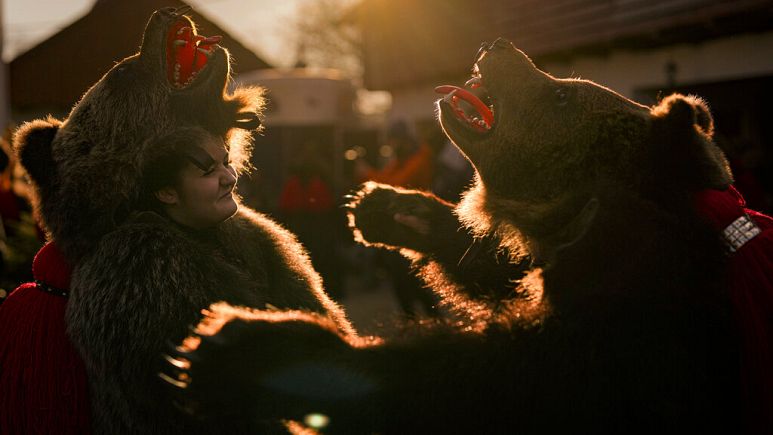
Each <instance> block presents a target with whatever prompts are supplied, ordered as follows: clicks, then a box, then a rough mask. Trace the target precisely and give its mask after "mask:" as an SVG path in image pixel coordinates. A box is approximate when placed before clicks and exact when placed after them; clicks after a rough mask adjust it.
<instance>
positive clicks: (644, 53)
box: [389, 31, 773, 121]
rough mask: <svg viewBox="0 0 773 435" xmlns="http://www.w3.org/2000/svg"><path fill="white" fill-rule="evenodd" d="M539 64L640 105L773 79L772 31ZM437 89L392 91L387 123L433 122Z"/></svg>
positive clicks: (431, 85) (429, 86)
mask: <svg viewBox="0 0 773 435" xmlns="http://www.w3.org/2000/svg"><path fill="white" fill-rule="evenodd" d="M537 62H538V64H539V66H540V68H541V69H543V70H545V71H547V72H549V73H550V74H553V75H554V76H556V77H580V78H584V79H588V80H593V81H594V82H597V83H599V84H602V85H604V86H607V87H609V88H611V89H614V90H616V91H618V92H620V93H621V94H623V95H625V96H627V97H629V98H634V99H640V97H641V96H642V95H641V93H640V91H641V90H643V89H652V88H662V89H668V88H673V87H675V86H680V85H688V84H699V83H711V82H721V81H729V80H738V79H745V78H756V77H766V76H773V31H771V32H766V33H759V34H746V35H738V36H733V37H727V38H722V39H717V40H710V41H706V42H703V43H696V44H679V45H674V46H668V47H662V48H657V49H652V50H636V51H632V50H611V51H610V52H608V53H607V54H605V55H585V56H578V57H575V58H570V59H569V60H567V61H564V62H555V61H554V62H549V63H548V62H546V63H544V64H542V63H540V62H539V59H538V60H537ZM670 62H673V64H674V65H675V67H676V69H675V71H674V73H673V76H672V79H669V75H668V72H667V65H668V64H669V63H670ZM461 73H464V71H461ZM458 80H459V81H458V82H454V83H451V84H456V85H461V83H463V81H464V80H465V76H460V77H459V78H458ZM440 84H443V83H420V84H417V85H416V86H409V87H402V88H400V89H395V90H393V91H392V99H393V105H392V110H391V112H390V113H389V119H399V118H402V119H406V120H410V121H416V120H422V119H427V118H431V117H433V116H434V110H435V109H434V101H435V100H437V99H438V95H437V94H435V93H434V88H435V86H437V85H440ZM642 103H647V104H649V103H651V102H649V101H642Z"/></svg>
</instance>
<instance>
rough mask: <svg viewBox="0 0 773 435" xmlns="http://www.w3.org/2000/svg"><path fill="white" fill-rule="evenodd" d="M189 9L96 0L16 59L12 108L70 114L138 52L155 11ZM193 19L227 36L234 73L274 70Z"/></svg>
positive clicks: (140, 0)
mask: <svg viewBox="0 0 773 435" xmlns="http://www.w3.org/2000/svg"><path fill="white" fill-rule="evenodd" d="M184 5H185V3H184V2H182V1H180V0H99V1H97V2H96V3H95V4H94V7H93V8H92V10H91V11H90V12H89V13H87V14H86V15H84V16H83V17H82V18H80V19H79V20H77V21H75V22H73V23H72V24H70V25H69V26H67V27H65V28H64V29H62V30H61V31H60V32H58V33H56V34H55V35H53V36H51V37H50V38H48V39H46V40H45V41H43V42H41V43H40V44H38V45H37V46H35V47H33V48H31V49H30V50H28V51H26V52H25V53H22V54H21V55H19V56H17V57H16V58H15V59H14V60H13V61H11V63H10V65H9V82H10V99H11V106H12V107H13V109H14V110H16V111H34V110H40V109H43V110H46V111H54V112H63V111H67V110H68V109H69V108H70V107H71V106H72V105H73V104H75V103H76V102H77V101H78V99H79V98H80V97H81V95H83V93H84V92H85V91H86V90H87V89H88V87H89V86H91V85H92V84H93V83H94V82H96V81H97V80H99V78H100V77H102V75H104V74H105V73H106V72H107V71H108V70H109V69H110V68H111V67H112V66H113V65H114V64H115V63H116V62H118V61H120V60H121V59H123V58H125V57H127V56H131V55H132V54H134V53H136V52H137V51H138V50H139V46H140V44H141V42H142V31H143V30H144V29H145V24H146V23H147V21H148V18H149V17H150V15H151V13H152V12H153V11H155V10H156V9H160V8H163V7H169V6H171V7H180V6H184ZM188 15H190V16H191V17H192V18H193V20H194V21H195V22H196V24H197V26H198V28H199V30H200V32H201V33H202V34H204V35H222V36H223V46H224V47H226V48H228V51H229V52H230V53H231V55H232V57H233V58H234V60H235V61H234V64H233V70H234V72H236V73H238V72H239V71H250V70H255V69H261V68H269V67H270V65H268V63H266V62H265V61H264V60H262V59H260V58H259V57H258V56H256V55H255V53H253V52H252V51H250V50H249V49H247V48H246V47H244V46H243V45H242V44H241V43H239V42H238V41H237V40H236V39H234V38H231V37H229V36H228V34H227V32H226V31H224V30H223V29H222V28H220V27H218V26H217V25H216V24H214V23H213V22H211V21H210V20H208V19H207V18H206V17H204V16H202V15H199V14H198V13H196V11H195V10H194V11H192V12H191V13H189V14H188Z"/></svg>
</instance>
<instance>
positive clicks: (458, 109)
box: [435, 64, 494, 133]
mask: <svg viewBox="0 0 773 435" xmlns="http://www.w3.org/2000/svg"><path fill="white" fill-rule="evenodd" d="M464 86H465V87H464V88H460V87H458V86H453V85H442V86H438V87H436V88H435V92H437V93H439V94H444V95H445V97H443V101H445V102H446V103H448V104H449V105H450V106H451V108H452V109H453V111H454V114H455V115H456V117H457V118H458V119H459V120H460V121H463V122H462V124H464V125H466V126H467V127H469V128H471V129H472V130H473V131H476V132H478V133H485V132H488V131H489V130H491V129H492V128H493V127H494V104H493V102H492V98H491V96H490V95H489V93H488V90H487V89H486V88H485V87H484V86H483V78H482V77H481V74H480V71H479V70H478V65H477V64H476V65H475V66H474V67H473V73H472V78H470V79H469V80H467V82H466V83H465V84H464ZM465 88H466V89H465Z"/></svg>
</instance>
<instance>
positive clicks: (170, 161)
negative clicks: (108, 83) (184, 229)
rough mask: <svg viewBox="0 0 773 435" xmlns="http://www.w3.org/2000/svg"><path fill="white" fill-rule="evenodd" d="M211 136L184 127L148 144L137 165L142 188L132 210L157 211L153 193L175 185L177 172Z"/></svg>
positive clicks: (156, 202) (158, 203)
mask: <svg viewBox="0 0 773 435" xmlns="http://www.w3.org/2000/svg"><path fill="white" fill-rule="evenodd" d="M211 136H212V134H211V133H209V132H207V131H206V130H204V129H202V128H198V127H186V128H180V129H177V130H175V131H173V132H171V133H169V134H167V135H166V136H163V137H161V138H160V139H158V140H155V141H152V142H150V144H149V149H148V150H147V151H146V152H145V159H144V161H143V162H141V165H142V167H141V173H142V186H141V188H140V197H139V198H138V201H137V207H136V208H137V209H138V210H153V211H161V203H160V202H159V201H158V199H157V198H156V192H158V191H159V190H160V189H162V188H164V187H168V186H175V185H176V184H177V182H178V181H179V177H180V173H181V171H182V170H183V169H184V168H185V167H186V166H187V165H189V164H191V162H192V160H193V158H192V157H194V156H197V155H200V154H201V153H202V152H203V150H201V147H200V145H201V143H202V142H204V141H205V140H207V139H208V138H210V137H211Z"/></svg>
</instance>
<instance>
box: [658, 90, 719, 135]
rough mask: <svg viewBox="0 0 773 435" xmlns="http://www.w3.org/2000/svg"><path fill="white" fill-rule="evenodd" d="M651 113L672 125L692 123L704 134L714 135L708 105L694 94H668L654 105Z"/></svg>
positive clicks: (712, 119) (712, 120)
mask: <svg viewBox="0 0 773 435" xmlns="http://www.w3.org/2000/svg"><path fill="white" fill-rule="evenodd" d="M652 113H653V115H655V116H657V117H661V118H664V119H665V120H667V121H668V122H669V123H672V125H694V126H696V127H697V128H698V129H700V131H701V132H702V133H703V134H705V135H706V136H708V137H711V136H713V135H714V118H713V117H712V116H711V112H710V111H709V106H708V104H706V102H705V101H703V99H701V98H700V97H697V96H695V95H687V96H685V95H682V94H672V95H669V96H668V97H666V98H665V99H663V101H661V102H660V104H658V105H657V106H655V108H654V109H653V110H652Z"/></svg>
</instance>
